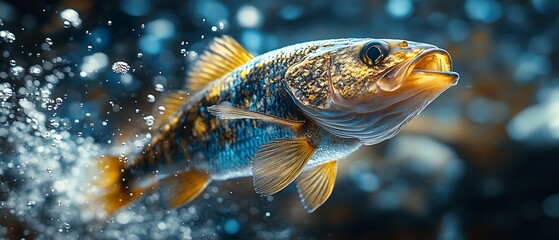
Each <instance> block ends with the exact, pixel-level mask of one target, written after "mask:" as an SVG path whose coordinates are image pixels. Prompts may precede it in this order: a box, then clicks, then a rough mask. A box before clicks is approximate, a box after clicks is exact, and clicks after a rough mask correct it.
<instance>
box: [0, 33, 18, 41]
mask: <svg viewBox="0 0 559 240" xmlns="http://www.w3.org/2000/svg"><path fill="white" fill-rule="evenodd" d="M0 38H1V39H3V40H4V41H5V42H8V43H13V42H14V41H15V40H16V35H14V34H13V33H11V32H10V31H6V30H4V31H0Z"/></svg>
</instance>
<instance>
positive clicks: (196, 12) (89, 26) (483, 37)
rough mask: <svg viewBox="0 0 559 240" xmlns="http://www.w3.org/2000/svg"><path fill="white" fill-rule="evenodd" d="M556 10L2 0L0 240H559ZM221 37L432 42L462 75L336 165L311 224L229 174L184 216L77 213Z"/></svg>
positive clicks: (536, 6)
mask: <svg viewBox="0 0 559 240" xmlns="http://www.w3.org/2000/svg"><path fill="white" fill-rule="evenodd" d="M558 3H559V2H557V1H553V0H532V1H514V0H510V1H493V0H467V1H442V0H441V1H412V0H389V1H386V2H385V1H356V0H350V1H334V0H326V1H281V2H279V1H214V0H210V1H204V0H198V1H167V0H164V1H153V0H134V1H133V0H119V1H91V0H86V1H83V0H79V1H78V0H69V1H0V54H1V58H0V59H1V60H0V126H1V128H0V236H4V237H5V238H10V239H20V238H25V239H35V238H47V239H51V238H56V239H75V238H84V237H85V238H91V239H98V238H103V239H105V238H109V239H112V238H124V239H148V238H151V239H163V238H187V239H188V238H194V239H198V238H204V239H206V238H207V239H222V238H241V239H247V238H249V239H250V238H256V239H268V238H273V239H292V238H303V239H308V238H315V239H324V238H332V239H556V238H559V228H557V226H559V177H558V176H559V157H558V156H559V148H558V146H559V74H558V70H557V69H559V66H558V65H559V48H558V47H557V45H556V43H557V42H559V14H558V13H559V4H558ZM223 34H229V35H231V36H233V37H234V38H236V39H238V40H239V42H240V43H241V44H243V45H244V46H246V47H247V49H249V50H250V51H252V52H253V53H255V54H260V53H264V52H267V51H269V50H272V49H276V48H279V47H282V46H287V45H290V44H294V43H300V42H305V41H310V40H317V39H327V38H342V37H376V38H397V39H407V40H414V41H419V42H427V43H432V44H435V45H437V46H439V47H442V48H445V49H447V50H448V51H449V52H450V53H451V55H452V56H453V60H454V67H455V70H456V71H457V72H459V73H460V75H461V80H460V83H459V84H458V86H456V87H453V88H451V89H450V90H448V91H447V92H445V93H443V95H441V96H440V97H439V98H438V99H437V100H435V102H433V103H432V104H431V105H430V106H429V107H428V108H427V109H426V111H425V112H424V113H423V114H422V115H420V117H419V118H417V119H415V120H414V121H412V123H410V124H409V126H407V127H406V128H405V129H404V131H403V132H402V133H401V134H399V135H398V136H397V137H395V138H394V139H392V140H389V141H386V142H384V143H382V144H379V145H376V146H372V147H367V148H363V149H361V151H360V152H358V153H356V154H354V155H353V156H352V157H351V158H350V159H346V160H344V161H342V162H341V165H340V168H339V171H338V178H337V182H336V187H335V189H334V192H333V194H332V196H331V197H330V199H329V200H328V201H327V202H326V204H324V205H323V206H322V207H321V208H319V209H318V210H317V211H316V212H315V213H312V214H307V213H306V212H305V211H304V209H303V208H302V207H301V206H300V204H299V200H298V198H297V194H296V190H295V189H294V188H292V187H289V188H287V189H286V190H284V191H282V192H281V193H279V194H277V195H275V196H274V197H260V196H258V195H257V194H255V193H254V191H253V187H252V182H251V179H237V180H231V181H228V182H214V183H212V184H211V185H210V186H209V188H208V189H207V190H206V191H205V192H204V193H203V196H201V197H199V198H198V199H197V200H195V201H194V202H193V203H191V204H189V205H187V206H185V207H183V208H180V209H178V210H173V211H168V210H166V209H165V208H164V207H163V206H162V204H160V202H159V197H158V195H157V194H156V195H152V196H149V197H146V198H143V199H141V200H140V201H139V202H138V203H136V204H134V205H132V206H131V207H130V208H128V209H126V210H124V211H122V212H120V213H119V214H117V215H116V216H114V218H112V219H110V220H107V221H95V220H93V219H92V213H91V212H89V211H87V210H86V209H85V210H84V209H83V207H82V204H83V203H84V202H85V201H86V200H87V199H86V198H85V196H84V195H83V192H84V190H86V189H88V188H89V186H88V179H87V177H86V176H87V174H88V173H89V172H90V171H91V168H90V166H91V165H92V162H93V160H94V159H95V158H96V157H97V156H98V155H99V154H101V153H102V152H104V151H106V150H107V149H108V148H109V146H113V147H114V150H112V151H114V152H117V153H118V152H125V151H129V150H131V149H134V148H136V146H139V145H141V144H142V143H143V142H144V141H145V140H146V139H149V137H150V136H149V135H148V136H146V135H144V134H143V132H144V130H146V129H147V128H148V127H149V125H150V124H151V120H152V117H153V115H154V113H152V110H151V109H152V108H153V107H154V105H155V103H154V102H156V100H157V98H158V97H159V96H160V95H161V94H162V93H163V92H165V91H169V90H172V89H180V88H182V87H183V85H184V80H185V76H186V69H188V67H189V65H190V64H191V62H192V60H194V59H195V58H196V56H197V54H198V53H200V52H201V50H202V49H203V47H204V46H205V45H206V44H207V42H208V40H209V39H211V38H213V37H214V36H220V35H223ZM115 64H116V65H115Z"/></svg>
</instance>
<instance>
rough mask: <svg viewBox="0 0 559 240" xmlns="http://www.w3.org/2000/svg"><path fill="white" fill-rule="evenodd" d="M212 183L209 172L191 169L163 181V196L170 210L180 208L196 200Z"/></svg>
mask: <svg viewBox="0 0 559 240" xmlns="http://www.w3.org/2000/svg"><path fill="white" fill-rule="evenodd" d="M210 181H211V177H210V175H209V174H208V173H207V172H204V171H200V170H197V169H190V170H187V171H184V172H180V173H178V174H175V175H171V176H169V177H167V178H164V179H163V180H161V189H162V191H163V196H164V198H166V200H167V206H168V207H169V208H178V207H180V206H182V205H184V204H187V203H189V202H190V201H192V200H193V199H194V198H196V197H197V196H198V195H200V193H202V191H204V189H205V188H206V186H208V184H209V183H210Z"/></svg>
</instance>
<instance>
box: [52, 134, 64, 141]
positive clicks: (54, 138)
mask: <svg viewBox="0 0 559 240" xmlns="http://www.w3.org/2000/svg"><path fill="white" fill-rule="evenodd" d="M52 139H53V140H54V141H55V142H60V141H62V135H60V134H56V135H54V136H52Z"/></svg>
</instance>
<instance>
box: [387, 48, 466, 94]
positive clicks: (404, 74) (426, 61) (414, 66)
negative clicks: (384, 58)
mask: <svg viewBox="0 0 559 240" xmlns="http://www.w3.org/2000/svg"><path fill="white" fill-rule="evenodd" d="M414 73H424V74H438V75H440V76H441V77H442V79H446V80H449V81H448V82H447V83H445V82H437V84H438V85H445V86H448V87H450V86H454V85H456V84H457V83H458V79H459V75H458V73H456V72H454V71H452V59H451V57H450V54H449V53H448V52H447V51H446V50H444V49H440V48H437V47H432V48H427V49H425V50H424V51H423V52H421V53H419V54H418V55H417V56H415V57H414V58H412V59H410V60H408V61H405V62H403V63H400V64H399V65H398V66H396V67H394V68H392V69H390V70H389V71H388V72H387V73H386V74H385V75H384V76H382V78H380V79H379V80H378V81H377V86H378V87H379V88H380V89H382V90H383V91H384V92H393V91H395V90H397V89H399V88H400V87H401V86H402V85H405V82H406V80H407V79H408V77H409V76H410V75H412V74H414Z"/></svg>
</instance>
